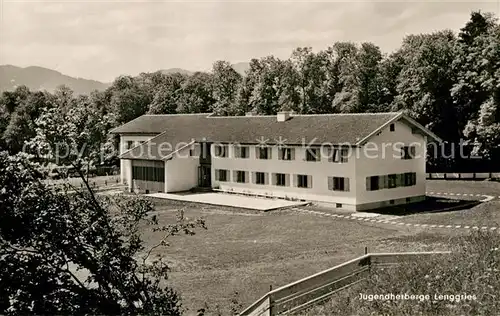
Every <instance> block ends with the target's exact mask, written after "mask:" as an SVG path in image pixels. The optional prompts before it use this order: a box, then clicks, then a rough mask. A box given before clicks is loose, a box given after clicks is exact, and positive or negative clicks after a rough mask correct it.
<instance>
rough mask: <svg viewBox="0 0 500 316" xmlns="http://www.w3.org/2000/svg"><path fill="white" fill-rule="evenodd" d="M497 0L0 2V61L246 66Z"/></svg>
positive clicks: (435, 25) (148, 67)
mask: <svg viewBox="0 0 500 316" xmlns="http://www.w3.org/2000/svg"><path fill="white" fill-rule="evenodd" d="M473 9H476V10H477V9H483V11H494V12H495V11H496V10H497V8H496V4H495V3H492V2H490V3H444V2H442V1H441V2H432V3H429V2H412V3H401V2H367V1H358V2H310V3H309V2H305V1H296V2H291V1H282V2H270V3H268V2H247V1H238V2H227V1H224V2H212V1H197V2H168V1H140V2H139V1H121V2H119V1H105V2H103V1H92V0H87V1H85V2H83V1H68V2H62V1H40V2H33V1H31V2H26V1H24V2H21V1H19V2H16V1H4V3H3V10H2V17H3V18H2V21H1V25H0V27H1V29H0V61H1V62H2V63H11V64H15V65H20V66H28V65H40V66H45V67H48V68H53V69H56V70H58V71H60V72H63V73H66V74H69V75H74V76H80V77H88V78H92V79H97V80H103V81H110V80H112V79H113V78H114V77H116V76H117V75H119V74H132V75H135V74H137V73H140V72H142V71H155V70H158V69H164V68H170V67H181V68H186V69H190V70H207V69H209V68H210V67H211V64H212V62H213V61H215V60H218V59H226V60H229V61H232V62H238V61H246V60H249V59H250V58H253V57H262V56H265V55H269V54H274V55H275V56H277V57H280V58H287V57H288V56H289V55H290V54H291V52H292V50H293V49H294V48H296V47H298V46H312V47H313V49H314V50H316V51H317V50H320V49H325V48H326V47H328V46H330V45H331V44H333V43H334V42H335V41H354V42H361V41H373V42H374V43H376V44H378V45H379V46H381V48H382V49H383V50H384V51H391V50H393V49H395V48H396V47H398V46H399V44H400V42H401V40H402V39H403V37H404V36H405V35H406V34H410V33H421V32H432V31H434V30H438V29H443V28H451V29H454V30H457V29H458V28H460V27H461V26H463V25H464V24H465V22H466V21H467V19H468V15H469V14H470V11H471V10H473Z"/></svg>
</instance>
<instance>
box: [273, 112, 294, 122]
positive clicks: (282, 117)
mask: <svg viewBox="0 0 500 316" xmlns="http://www.w3.org/2000/svg"><path fill="white" fill-rule="evenodd" d="M290 116H292V111H281V112H278V114H277V116H276V117H277V119H278V122H285V121H288V120H289V119H290Z"/></svg>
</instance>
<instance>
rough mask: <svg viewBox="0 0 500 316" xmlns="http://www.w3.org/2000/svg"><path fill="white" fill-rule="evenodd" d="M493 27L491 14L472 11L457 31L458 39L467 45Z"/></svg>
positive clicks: (493, 20) (493, 22) (493, 21)
mask: <svg viewBox="0 0 500 316" xmlns="http://www.w3.org/2000/svg"><path fill="white" fill-rule="evenodd" d="M493 27H495V19H494V18H493V15H491V14H483V13H481V11H473V12H472V13H471V15H470V20H469V21H468V22H467V23H466V24H465V26H464V27H463V28H462V29H460V33H458V40H459V42H460V43H463V44H465V45H467V46H471V45H472V44H473V43H474V40H475V39H476V38H477V37H478V36H481V35H484V34H486V33H488V31H489V30H490V29H491V28H493Z"/></svg>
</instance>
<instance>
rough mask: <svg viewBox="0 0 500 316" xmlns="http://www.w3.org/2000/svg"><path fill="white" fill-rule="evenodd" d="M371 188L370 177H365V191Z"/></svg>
mask: <svg viewBox="0 0 500 316" xmlns="http://www.w3.org/2000/svg"><path fill="white" fill-rule="evenodd" d="M371 190H372V181H371V177H366V191H371Z"/></svg>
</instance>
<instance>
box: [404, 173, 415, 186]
mask: <svg viewBox="0 0 500 316" xmlns="http://www.w3.org/2000/svg"><path fill="white" fill-rule="evenodd" d="M416 184H417V174H416V173H415V172H407V173H405V174H404V183H403V185H404V186H405V187H409V186H412V185H416Z"/></svg>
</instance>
